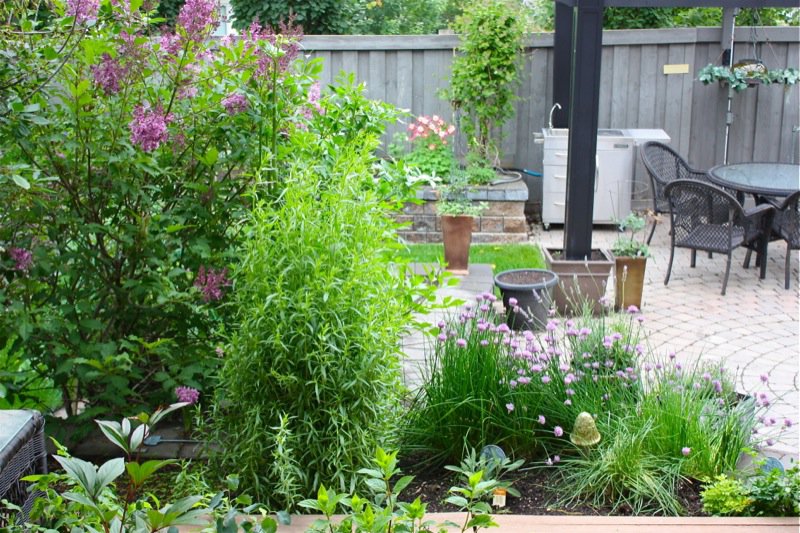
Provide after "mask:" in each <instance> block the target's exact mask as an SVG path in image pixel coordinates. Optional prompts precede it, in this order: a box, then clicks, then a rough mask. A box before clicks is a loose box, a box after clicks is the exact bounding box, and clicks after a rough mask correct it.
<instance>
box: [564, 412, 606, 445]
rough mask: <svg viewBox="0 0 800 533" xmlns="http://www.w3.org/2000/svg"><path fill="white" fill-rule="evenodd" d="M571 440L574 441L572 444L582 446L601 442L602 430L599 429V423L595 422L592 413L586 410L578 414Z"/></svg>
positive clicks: (570, 436)
mask: <svg viewBox="0 0 800 533" xmlns="http://www.w3.org/2000/svg"><path fill="white" fill-rule="evenodd" d="M569 440H570V441H572V444H574V445H576V446H580V447H581V448H588V447H589V446H594V445H595V444H597V443H598V442H600V432H599V431H597V425H596V424H595V423H594V418H593V417H592V415H590V414H589V413H587V412H586V411H584V412H582V413H581V414H579V415H578V417H577V418H576V419H575V427H574V428H573V429H572V433H570V435H569Z"/></svg>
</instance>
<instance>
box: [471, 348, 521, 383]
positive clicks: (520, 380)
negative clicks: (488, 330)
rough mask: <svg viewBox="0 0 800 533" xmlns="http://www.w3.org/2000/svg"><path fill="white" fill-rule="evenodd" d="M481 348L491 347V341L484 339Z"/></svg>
mask: <svg viewBox="0 0 800 533" xmlns="http://www.w3.org/2000/svg"><path fill="white" fill-rule="evenodd" d="M481 346H489V341H487V340H486V339H483V340H482V341H481ZM520 381H522V380H520Z"/></svg>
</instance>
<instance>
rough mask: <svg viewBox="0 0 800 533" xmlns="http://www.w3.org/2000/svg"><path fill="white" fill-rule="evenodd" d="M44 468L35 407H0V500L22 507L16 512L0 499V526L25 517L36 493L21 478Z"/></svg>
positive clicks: (39, 419)
mask: <svg viewBox="0 0 800 533" xmlns="http://www.w3.org/2000/svg"><path fill="white" fill-rule="evenodd" d="M46 472H47V453H46V450H45V441H44V417H42V415H41V414H40V413H38V412H36V411H0V501H2V500H8V501H9V502H11V503H13V504H14V505H17V506H19V507H20V508H21V509H22V512H19V513H17V512H14V511H10V510H9V509H8V508H7V507H6V506H5V505H3V504H2V503H0V527H2V526H11V525H14V524H23V523H25V522H26V521H27V519H28V513H30V510H31V507H32V506H33V501H34V499H35V498H36V494H34V493H32V492H30V491H28V486H29V483H26V482H24V481H22V478H23V477H25V476H29V475H32V474H44V473H46Z"/></svg>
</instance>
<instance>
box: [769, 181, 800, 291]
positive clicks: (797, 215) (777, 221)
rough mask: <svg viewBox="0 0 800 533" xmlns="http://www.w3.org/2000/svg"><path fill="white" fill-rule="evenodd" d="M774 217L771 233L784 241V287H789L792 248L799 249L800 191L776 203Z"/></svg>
mask: <svg viewBox="0 0 800 533" xmlns="http://www.w3.org/2000/svg"><path fill="white" fill-rule="evenodd" d="M775 207H776V209H777V211H776V212H775V218H774V220H773V222H772V232H773V234H775V235H777V236H779V237H780V238H781V239H783V240H784V241H786V273H785V277H786V279H785V284H784V285H785V287H786V288H787V289H788V288H789V280H790V278H791V266H792V264H791V263H792V250H800V191H797V192H795V193H793V194H791V195H790V196H789V197H788V198H786V199H785V200H783V201H782V202H780V203H776V204H775Z"/></svg>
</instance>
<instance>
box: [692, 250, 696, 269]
mask: <svg viewBox="0 0 800 533" xmlns="http://www.w3.org/2000/svg"><path fill="white" fill-rule="evenodd" d="M696 265H697V250H692V263H691V266H692V268H694V267H695V266H696Z"/></svg>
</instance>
